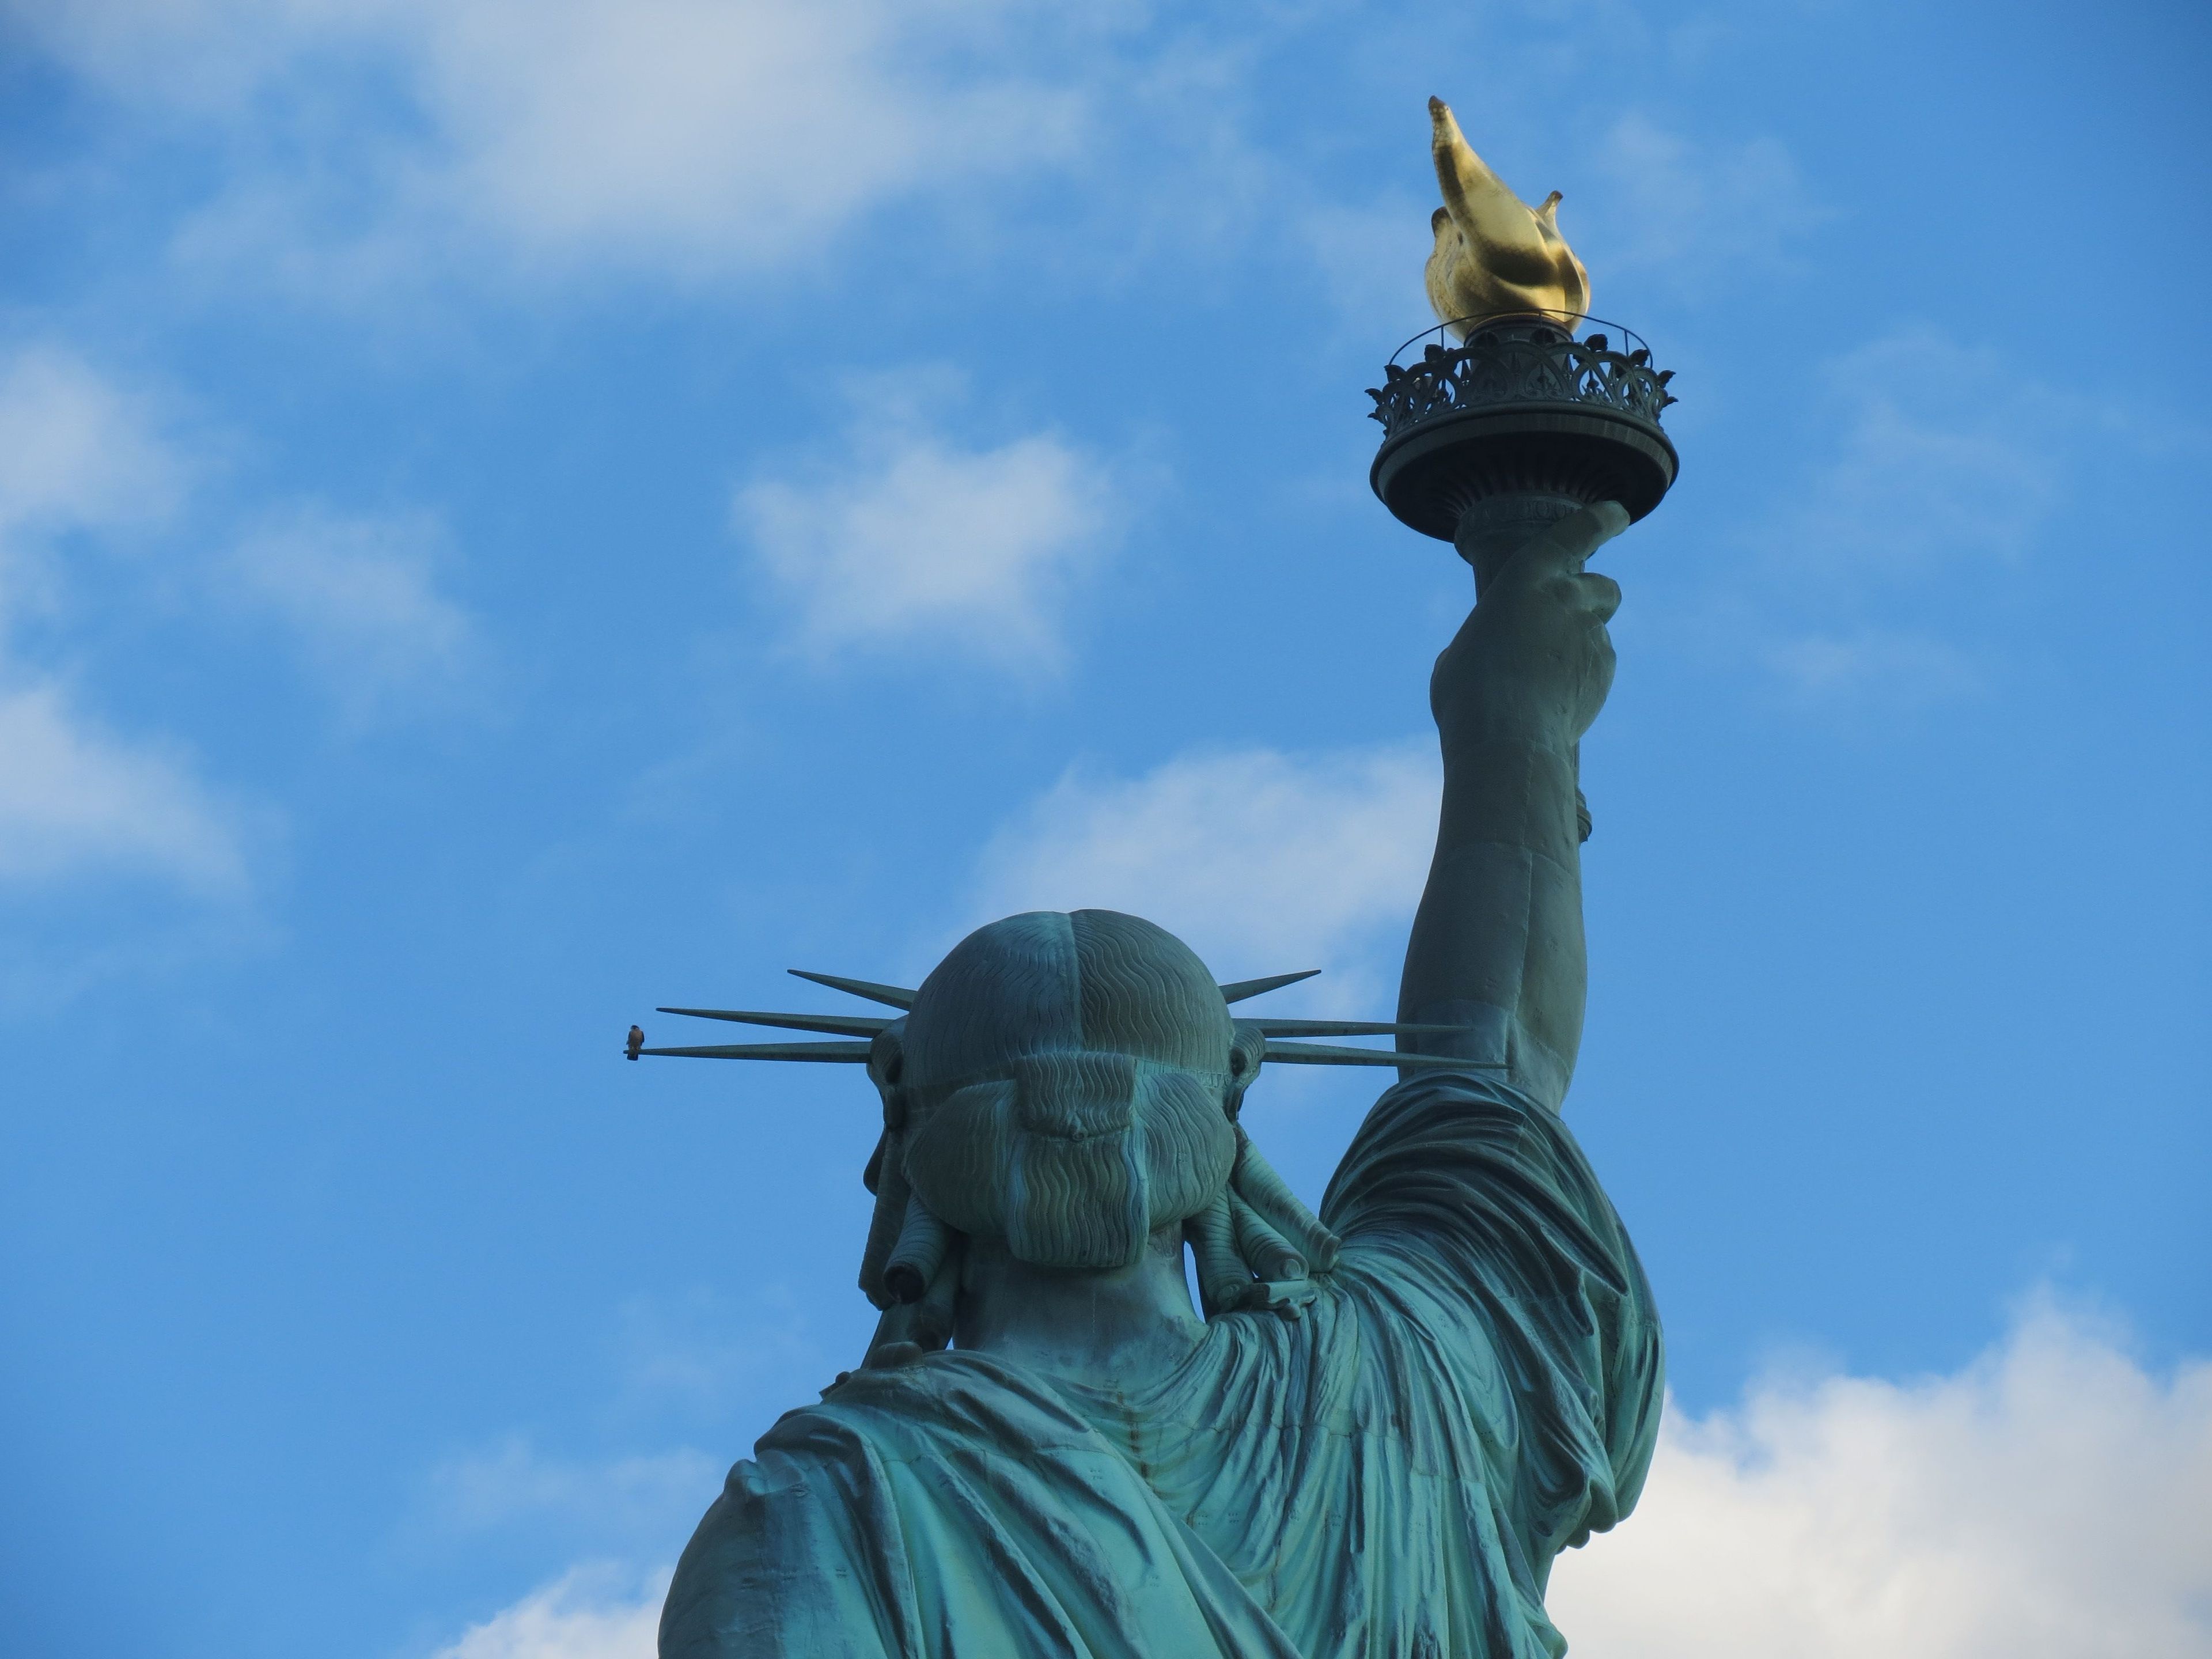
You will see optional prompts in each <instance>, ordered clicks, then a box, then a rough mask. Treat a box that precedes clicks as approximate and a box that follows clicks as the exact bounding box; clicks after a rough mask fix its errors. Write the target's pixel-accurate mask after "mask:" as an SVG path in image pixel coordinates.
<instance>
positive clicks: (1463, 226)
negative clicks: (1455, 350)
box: [1426, 98, 1589, 339]
mask: <svg viewBox="0 0 2212 1659" xmlns="http://www.w3.org/2000/svg"><path fill="white" fill-rule="evenodd" d="M1429 120H1430V123H1431V127H1432V129H1433V133H1432V137H1431V144H1430V148H1431V150H1432V151H1433V152H1434V154H1435V156H1436V163H1437V183H1438V184H1439V185H1443V192H1444V204H1443V206H1442V207H1440V208H1438V209H1437V210H1436V212H1435V214H1434V215H1433V216H1431V218H1430V221H1429V222H1430V224H1431V226H1432V227H1433V228H1435V230H1436V233H1437V246H1436V250H1435V252H1431V254H1430V255H1429V265H1428V270H1427V272H1426V276H1427V281H1428V289H1429V303H1430V304H1431V306H1433V307H1436V313H1437V320H1438V321H1439V322H1444V323H1456V322H1459V321H1460V320H1461V319H1478V318H1483V317H1495V316H1498V315H1499V314H1501V313H1506V312H1514V311H1542V312H1550V313H1554V314H1555V315H1558V316H1559V320H1560V321H1561V322H1564V323H1567V324H1569V325H1571V324H1572V322H1573V321H1574V320H1576V319H1580V318H1582V317H1583V316H1586V315H1588V314H1589V272H1588V271H1587V270H1583V262H1582V261H1581V260H1579V259H1577V258H1575V254H1574V250H1573V249H1572V248H1571V247H1569V246H1567V245H1566V242H1565V240H1564V239H1563V238H1562V237H1561V236H1560V234H1559V224H1558V222H1557V220H1556V219H1555V218H1554V215H1556V214H1557V213H1558V211H1559V191H1556V190H1555V191H1553V192H1552V193H1551V194H1550V195H1549V196H1547V197H1545V198H1544V205H1543V206H1541V207H1539V208H1532V207H1530V206H1529V205H1528V204H1527V203H1526V202H1524V201H1522V199H1521V198H1520V197H1517V196H1516V195H1515V194H1514V193H1513V192H1512V191H1510V190H1509V189H1507V188H1506V185H1505V181H1504V179H1500V178H1499V177H1498V175H1497V174H1496V173H1492V171H1491V170H1490V168H1489V167H1488V166H1487V165H1486V164H1485V163H1484V161H1483V159H1482V157H1480V155H1476V154H1475V153H1474V146H1473V145H1471V144H1469V143H1468V142H1467V140H1466V138H1465V137H1462V135H1461V133H1460V130H1459V123H1458V122H1457V121H1455V120H1454V119H1453V118H1452V112H1451V108H1450V106H1449V105H1447V104H1446V103H1445V102H1444V101H1443V100H1442V99H1441V98H1431V99H1430V100H1429ZM1452 332H1453V333H1454V334H1455V335H1456V336H1458V337H1461V338H1462V339H1464V338H1465V337H1466V335H1467V330H1466V328H1464V327H1461V328H1455V329H1454V330H1452Z"/></svg>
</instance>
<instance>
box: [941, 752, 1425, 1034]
mask: <svg viewBox="0 0 2212 1659" xmlns="http://www.w3.org/2000/svg"><path fill="white" fill-rule="evenodd" d="M1439 778H1440V773H1439V769H1438V763H1437V758H1436V754H1435V749H1434V745H1433V744H1432V743H1430V742H1427V741H1419V740H1417V741H1413V742H1409V743H1403V744H1387V745H1383V746H1380V747H1376V748H1371V749H1351V750H1340V751H1336V752H1334V753H1325V754H1318V755H1285V754H1283V753H1280V752H1279V751H1277V750H1271V749H1253V750H1237V751H1233V752H1230V753H1225V754H1214V755H1190V756H1184V757H1179V758H1177V759H1175V760H1171V761H1169V762H1168V763H1165V764H1164V765H1162V766H1160V767H1158V769H1155V770H1153V771H1152V772H1150V773H1147V774H1146V775H1144V776H1143V777H1140V778H1135V779H1115V778H1097V777H1092V776H1090V775H1086V774H1085V773H1083V772H1080V771H1073V772H1070V773H1069V774H1067V775H1066V776H1065V777H1063V778H1062V779H1061V780H1060V781H1059V783H1057V784H1056V785H1054V787H1053V788H1052V789H1051V790H1050V791H1049V792H1048V793H1046V794H1045V795H1044V796H1043V797H1042V799H1039V800H1038V801H1036V803H1035V804H1034V805H1032V806H1030V808H1029V810H1028V811H1025V812H1024V813H1023V814H1022V815H1021V816H1020V817H1018V819H1016V820H1015V821H1014V822H1013V823H1009V824H1008V825H1006V827H1004V828H1002V829H1000V831H999V832H998V833H997V834H996V835H995V836H993V838H992V840H991V842H990V843H989V845H988V846H987V848H986V849H985V851H984V854H983V856H982V858H981V860H980V863H979V866H978V873H977V878H976V881H975V895H974V899H973V902H972V903H971V904H970V906H969V909H970V911H971V915H972V916H973V919H974V920H975V921H987V920H988V919H990V918H992V917H994V916H1000V915H1009V914H1011V913H1012V912H1015V911H1018V910H1036V909H1052V910H1068V909H1076V908H1085V907H1094V908H1104V909H1112V910H1126V911H1128V912H1131V913H1132V914H1133V915H1141V916H1144V917H1146V918H1147V919H1149V920H1151V921H1156V922H1158V924H1159V925H1160V926H1161V927H1165V928H1166V929H1168V931H1169V932H1170V933H1174V934H1176V936H1177V937H1178V938H1180V939H1183V940H1184V941H1185V942H1186V943H1188V945H1190V946H1191V947H1192V949H1194V950H1195V951H1198V952H1199V954H1200V956H1201V957H1205V958H1206V963H1207V964H1208V965H1209V966H1211V967H1213V968H1214V969H1216V970H1217V971H1218V972H1220V973H1223V974H1225V975H1245V974H1255V975H1256V974H1261V973H1273V972H1285V971H1288V970H1290V969H1298V968H1325V969H1329V970H1330V974H1329V977H1330V980H1331V981H1333V984H1334V987H1335V988H1336V989H1337V990H1339V991H1340V992H1341V993H1342V994H1344V995H1346V996H1348V997H1355V998H1356V997H1358V996H1361V995H1366V994H1371V993H1372V992H1373V991H1374V989H1375V987H1374V986H1373V985H1372V984H1370V982H1369V981H1372V980H1374V979H1376V977H1377V975H1378V974H1379V973H1380V972H1382V971H1383V968H1384V967H1386V966H1387V964H1383V963H1382V955H1383V954H1384V953H1386V952H1385V946H1386V945H1387V946H1388V948H1389V949H1390V950H1395V948H1396V945H1397V942H1399V941H1402V939H1403V937H1404V933H1405V929H1406V928H1407V927H1408V926H1409V925H1410V924H1411V922H1412V920H1413V907H1414V905H1415V904H1416V903H1417V902H1419V898H1420V893H1421V884H1422V882H1423V880H1424V879H1425V878H1426V876H1427V873H1428V866H1429V856H1430V854H1431V851H1432V850H1433V849H1434V848H1435V844H1436V832H1437V798H1438V791H1439V789H1440V787H1441V784H1440V782H1439Z"/></svg>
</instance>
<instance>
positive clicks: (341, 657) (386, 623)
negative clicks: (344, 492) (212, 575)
mask: <svg viewBox="0 0 2212 1659" xmlns="http://www.w3.org/2000/svg"><path fill="white" fill-rule="evenodd" d="M441 540H442V538H441V535H440V533H439V531H438V529H437V526H435V525H434V524H432V523H430V522H429V521H428V520H422V519H405V518H400V519H372V518H348V517H344V516H342V515H338V514H335V513H330V512H327V511H325V509H323V508H321V507H313V506H307V507H295V508H294V509H292V510H291V511H289V512H288V513H283V514H282V515H278V516H276V517H272V518H271V519H270V520H266V521H264V523H263V524H262V525H261V526H259V527H258V528H257V529H256V530H254V531H252V532H250V533H248V534H247V535H246V537H245V538H243V539H242V540H241V541H240V543H239V544H238V545H237V546H236V547H235V548H234V550H232V552H231V554H230V556H229V558H228V561H227V562H226V567H225V568H226V572H227V574H228V591H229V592H230V593H231V594H232V596H233V597H234V598H235V599H239V600H240V601H242V602H244V603H246V604H247V605H251V606H253V607H256V608H258V609H260V610H262V611H266V612H268V613H269V614H270V615H272V616H274V617H276V618H278V619H279V620H280V621H281V622H283V623H284V624H285V625H286V627H287V628H288V629H289V631H290V633H291V635H292V636H293V638H294V640H295V641H296V643H297V645H298V647H299V648H300V650H301V654H302V655H303V657H304V658H305V659H306V660H307V664H308V665H309V667H310V668H311V669H312V670H313V671H314V672H315V673H316V674H317V675H318V676H319V678H322V679H323V681H324V682H325V684H327V685H328V687H329V688H330V690H331V692H332V694H333V695H334V696H336V697H337V699H338V702H339V704H340V706H341V708H343V710H344V711H345V713H346V715H347V716H348V718H349V720H353V721H354V722H356V723H363V722H366V721H367V720H370V719H372V718H374V717H375V716H377V715H378V714H389V713H395V712H404V711H406V710H410V709H423V708H441V707H444V706H447V705H448V704H450V703H451V702H453V700H454V699H455V697H456V696H459V695H461V694H462V693H464V692H465V690H467V689H468V686H469V683H470V681H471V678H472V676H473V674H474V673H475V671H476V669H477V641H476V630H475V628H474V626H473V625H472V624H471V622H470V619H469V617H468V616H467V614H466V613H465V611H462V610H461V608H460V607H459V605H455V604H454V603H453V601H452V600H451V599H447V598H446V597H445V596H444V595H443V594H441V592H439V591H438V587H437V583H436V580H435V556H436V553H437V551H438V550H439V546H440V544H441Z"/></svg>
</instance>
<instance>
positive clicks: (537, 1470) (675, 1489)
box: [430, 1435, 723, 1541]
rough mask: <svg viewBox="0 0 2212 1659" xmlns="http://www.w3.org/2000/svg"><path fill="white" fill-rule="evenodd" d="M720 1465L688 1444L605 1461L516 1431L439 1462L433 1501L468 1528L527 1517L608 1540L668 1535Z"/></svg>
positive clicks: (699, 1500) (713, 1483) (692, 1509)
mask: <svg viewBox="0 0 2212 1659" xmlns="http://www.w3.org/2000/svg"><path fill="white" fill-rule="evenodd" d="M722 1468H723V1466H722V1465H721V1464H720V1463H717V1462H715V1461H714V1459H713V1458H711V1457H709V1456H708V1455H706V1454H705V1453H704V1452H701V1451H694V1450H690V1449H678V1450H675V1451H670V1452H661V1453H655V1454H653V1455H641V1456H628V1457H616V1458H610V1459H606V1460H604V1461H601V1462H589V1461H584V1460H579V1459H574V1458H564V1457H558V1456H552V1455H547V1454H546V1453H544V1452H542V1451H540V1450H539V1449H538V1447H537V1446H536V1445H535V1444H533V1443H532V1442H531V1441H530V1440H529V1439H527V1438H526V1437H522V1436H520V1435H516V1436H510V1437H507V1439H504V1440H502V1441H501V1442H500V1443H498V1444H496V1445H495V1446H492V1447H490V1448H488V1449H483V1450H479V1451H475V1452H471V1453H469V1454H466V1455H463V1456H459V1457H456V1458H453V1459H451V1460H449V1461H448V1462H445V1463H443V1464H441V1465H440V1466H439V1467H438V1468H436V1469H435V1471H433V1473H432V1474H431V1478H430V1489H431V1492H432V1494H433V1504H432V1508H433V1512H434V1515H435V1519H436V1520H437V1521H438V1522H441V1524H443V1525H445V1526H447V1527H451V1528H457V1529H460V1530H465V1531H480V1530H483V1529H486V1528H498V1527H505V1526H510V1525H513V1524H515V1523H518V1522H526V1523H529V1524H532V1525H533V1526H537V1527H541V1528H542V1527H546V1526H550V1527H551V1528H554V1529H556V1530H562V1529H570V1530H573V1529H576V1528H588V1530H589V1531H590V1533H591V1535H592V1537H593V1538H594V1539H597V1540H600V1541H614V1540H617V1539H620V1538H623V1537H625V1536H630V1537H663V1536H665V1535H667V1533H668V1530H669V1528H671V1526H673V1527H677V1528H679V1529H680V1527H681V1525H682V1524H683V1521H684V1517H687V1516H696V1513H697V1512H698V1510H699V1509H700V1508H701V1506H702V1504H704V1502H705V1501H706V1498H708V1497H710V1496H711V1495H712V1494H713V1493H714V1490H715V1488H716V1487H717V1486H719V1485H720V1481H721V1477H722Z"/></svg>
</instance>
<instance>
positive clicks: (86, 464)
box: [0, 342, 190, 559]
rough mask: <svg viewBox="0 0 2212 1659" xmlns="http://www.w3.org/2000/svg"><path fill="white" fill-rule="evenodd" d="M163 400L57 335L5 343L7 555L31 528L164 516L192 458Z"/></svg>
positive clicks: (2, 482) (1, 513) (2, 432)
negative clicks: (171, 428)
mask: <svg viewBox="0 0 2212 1659" xmlns="http://www.w3.org/2000/svg"><path fill="white" fill-rule="evenodd" d="M161 428H162V422H161V413H160V411H159V409H158V407H157V400H156V399H155V398H152V397H150V396H149V395H148V394H146V393H144V392H137V391H133V390H131V389H128V388H126V387H125V386H121V385H119V384H118V383H117V382H116V381H115V380H113V379H112V378H111V377H109V376H107V375H105V374H101V373H100V372H99V371H98V370H97V369H95V368H94V367H93V366H92V365H91V364H90V363H89V362H87V361H86V360H85V359H84V358H83V357H82V356H79V355H78V354H76V352H73V351H70V350H69V349H66V348H64V347H63V346H60V345H58V344H55V343H51V342H40V343H32V344H29V345H24V346H19V347H17V348H16V349H14V350H13V351H9V352H6V353H0V559H4V558H5V557H6V556H8V554H9V551H10V550H21V546H22V544H23V542H24V540H25V539H26V538H32V537H38V536H51V535H67V534H70V533H73V532H82V531H117V530H124V529H128V528H131V527H132V526H145V525H151V524H158V523H160V522H161V521H162V520H165V519H167V518H168V517H169V516H170V515H171V514H172V513H174V512H175V511H176V510H177V508H178V507H179V504H180V503H181V502H182V501H183V499H184V496H185V489H186V485H187V483H188V479H189V474H190V466H189V464H188V462H187V460H186V458H185V456H184V455H183V454H181V453H179V449H178V447H177V445H176V442H175V441H174V440H173V438H172V437H170V436H169V435H167V434H165V433H164V432H163V430H162V429H161Z"/></svg>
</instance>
